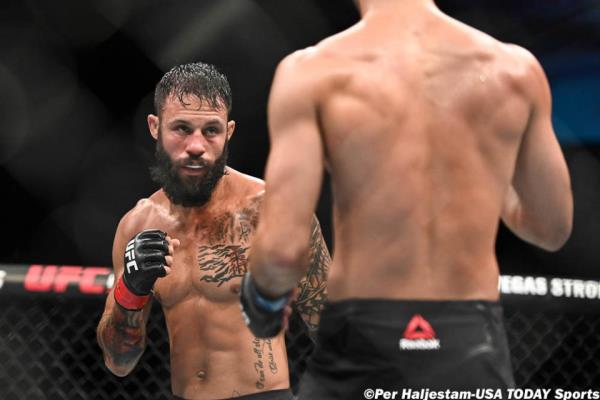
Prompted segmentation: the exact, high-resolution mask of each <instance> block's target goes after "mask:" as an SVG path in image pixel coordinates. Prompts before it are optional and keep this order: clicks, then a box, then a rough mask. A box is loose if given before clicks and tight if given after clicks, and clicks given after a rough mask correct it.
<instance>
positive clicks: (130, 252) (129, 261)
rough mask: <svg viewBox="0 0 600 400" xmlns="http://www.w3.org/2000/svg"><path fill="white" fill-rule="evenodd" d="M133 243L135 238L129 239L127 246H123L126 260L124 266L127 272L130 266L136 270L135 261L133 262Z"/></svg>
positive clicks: (129, 270) (129, 271)
mask: <svg viewBox="0 0 600 400" xmlns="http://www.w3.org/2000/svg"><path fill="white" fill-rule="evenodd" d="M134 244H135V240H131V241H130V242H129V243H127V247H126V248H125V260H126V261H127V264H125V266H126V267H127V273H128V274H130V273H131V267H133V269H135V270H136V271H137V270H138V267H137V263H136V262H135V252H134V251H133V247H134Z"/></svg>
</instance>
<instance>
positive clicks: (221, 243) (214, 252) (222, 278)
mask: <svg viewBox="0 0 600 400" xmlns="http://www.w3.org/2000/svg"><path fill="white" fill-rule="evenodd" d="M258 206H259V204H258V202H257V201H253V202H252V203H251V204H250V205H248V206H247V207H244V208H242V209H240V210H239V211H237V212H235V213H224V214H222V215H220V216H218V217H216V218H214V220H213V221H212V222H211V224H210V227H208V228H207V230H206V234H205V236H204V237H205V239H204V240H205V243H206V244H203V245H201V246H199V247H198V257H197V259H198V265H199V267H200V270H201V271H203V272H204V273H205V274H204V275H203V276H202V277H201V278H200V280H201V281H203V282H208V283H216V284H217V287H220V286H221V285H223V283H225V282H228V281H230V280H231V279H233V278H241V277H242V276H243V275H244V274H245V273H246V270H247V265H248V253H249V250H250V241H251V240H252V234H253V232H254V231H255V229H256V226H257V224H258Z"/></svg>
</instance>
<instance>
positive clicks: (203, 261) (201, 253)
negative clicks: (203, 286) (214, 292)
mask: <svg viewBox="0 0 600 400" xmlns="http://www.w3.org/2000/svg"><path fill="white" fill-rule="evenodd" d="M248 249H249V247H242V246H240V245H214V246H200V247H199V248H198V264H199V265H200V270H201V271H205V272H207V274H205V275H203V276H202V277H201V278H200V280H201V281H204V282H209V283H216V284H217V287H219V286H221V285H222V284H223V283H225V282H227V281H230V280H231V279H233V278H237V277H240V278H241V277H242V276H243V275H244V274H245V273H246V268H247V265H248V255H247V253H248Z"/></svg>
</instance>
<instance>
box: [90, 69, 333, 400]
mask: <svg viewBox="0 0 600 400" xmlns="http://www.w3.org/2000/svg"><path fill="white" fill-rule="evenodd" d="M211 85H212V86H211ZM215 87H218V88H219V89H217V90H215V89H214V88H215ZM228 93H229V87H228V84H227V82H226V78H225V77H224V76H223V75H221V74H220V73H218V72H217V71H216V70H215V69H214V68H213V67H212V66H209V65H206V64H200V63H198V64H191V65H184V66H179V67H175V68H174V69H173V70H172V71H171V72H169V73H167V75H165V77H164V78H163V79H162V80H161V82H160V83H159V85H158V86H157V99H158V100H157V101H156V109H157V114H158V115H150V116H149V117H148V123H149V128H150V131H151V133H152V135H153V136H154V138H155V139H156V140H157V154H156V157H157V166H156V167H154V168H153V171H152V172H153V178H154V179H155V180H156V181H157V182H158V183H160V184H161V186H162V187H163V189H161V190H159V191H158V192H156V193H154V194H153V195H152V196H150V198H148V199H144V200H141V201H139V202H138V204H137V205H136V206H135V208H133V209H132V210H131V211H130V212H128V213H127V214H126V215H125V216H124V217H123V219H122V220H121V222H120V224H119V227H118V228H117V232H116V236H115V242H114V247H113V264H114V268H115V277H116V278H117V279H118V281H117V284H116V285H115V294H114V295H113V293H112V292H111V293H110V294H109V296H108V298H107V302H106V309H105V312H104V315H103V317H102V320H101V321H100V323H99V326H98V339H99V343H100V345H101V347H102V349H103V351H104V356H105V362H106V365H107V366H108V368H109V369H111V371H113V372H114V373H115V374H117V375H120V376H124V375H126V374H128V373H129V372H130V371H131V370H132V369H133V368H134V366H135V365H136V363H137V361H138V360H139V358H140V356H141V355H142V353H143V351H144V347H145V340H146V332H145V328H146V323H147V320H148V316H149V312H150V304H151V303H150V302H149V297H148V291H149V289H152V286H153V293H152V296H153V297H154V298H155V299H156V300H158V301H159V303H160V305H161V307H162V309H163V312H164V315H165V319H166V325H167V329H168V333H169V343H170V357H171V365H170V367H171V386H172V390H173V393H174V394H175V395H177V396H180V397H182V398H186V399H223V398H231V397H238V396H244V395H251V394H254V395H251V397H248V398H251V399H290V398H291V392H289V390H287V389H288V388H289V378H288V369H287V357H286V349H285V343H284V338H283V335H278V336H276V337H274V338H272V339H267V340H265V339H257V338H256V337H254V336H253V335H252V333H251V332H250V331H249V330H248V329H246V327H245V325H244V321H243V319H242V316H241V315H240V312H239V302H238V298H239V289H240V281H241V277H242V275H243V274H244V272H245V271H246V264H247V260H248V257H249V253H250V248H249V240H250V238H251V235H252V234H253V232H254V230H255V227H256V224H257V221H258V208H259V206H260V203H261V201H262V198H263V193H264V183H263V182H262V181H260V180H258V179H256V178H253V177H250V176H248V175H244V174H242V173H240V172H237V171H235V170H234V169H232V168H229V167H226V166H225V164H226V159H227V143H228V141H229V140H230V138H231V135H232V134H233V130H234V127H235V123H234V122H233V121H228V118H227V117H228V113H229V111H230V108H231V105H230V104H231V100H230V99H228V96H229V95H228ZM314 227H315V230H314V231H313V232H314V241H313V242H314V246H313V248H314V249H315V251H314V252H312V253H311V258H312V259H313V260H314V265H315V268H313V269H312V273H313V275H312V280H311V282H310V283H309V284H307V282H306V281H305V282H304V284H303V289H304V290H303V293H304V298H303V299H302V298H301V299H299V303H300V304H301V305H300V307H299V311H300V312H301V314H303V318H305V319H306V320H307V322H309V323H311V324H313V325H314V323H315V320H316V318H317V316H316V315H315V314H316V313H315V310H318V309H319V308H320V302H322V301H323V296H324V287H323V276H324V275H323V274H324V272H325V271H324V268H325V267H326V263H327V262H328V261H329V256H328V253H327V249H326V247H325V246H324V243H323V239H322V236H321V233H320V230H319V229H318V225H317V224H315V225H314ZM140 232H142V233H140ZM164 232H168V235H169V236H165V234H164ZM133 237H135V239H134V240H132V241H131V242H130V239H131V238H133ZM131 252H134V254H132V253H131ZM132 260H133V261H135V262H136V264H135V265H134V264H131V265H130V263H132ZM163 265H165V266H166V268H165V267H163ZM159 267H160V268H159ZM164 275H166V276H164ZM163 276H164V277H163ZM154 282H155V283H154ZM140 287H145V288H146V290H145V291H144V290H140ZM307 297H308V298H307Z"/></svg>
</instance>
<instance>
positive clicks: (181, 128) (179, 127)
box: [175, 125, 192, 134]
mask: <svg viewBox="0 0 600 400" xmlns="http://www.w3.org/2000/svg"><path fill="white" fill-rule="evenodd" d="M175 130H176V131H177V132H181V133H185V134H188V133H191V132H192V129H191V128H190V127H189V126H187V125H177V126H176V127H175Z"/></svg>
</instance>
